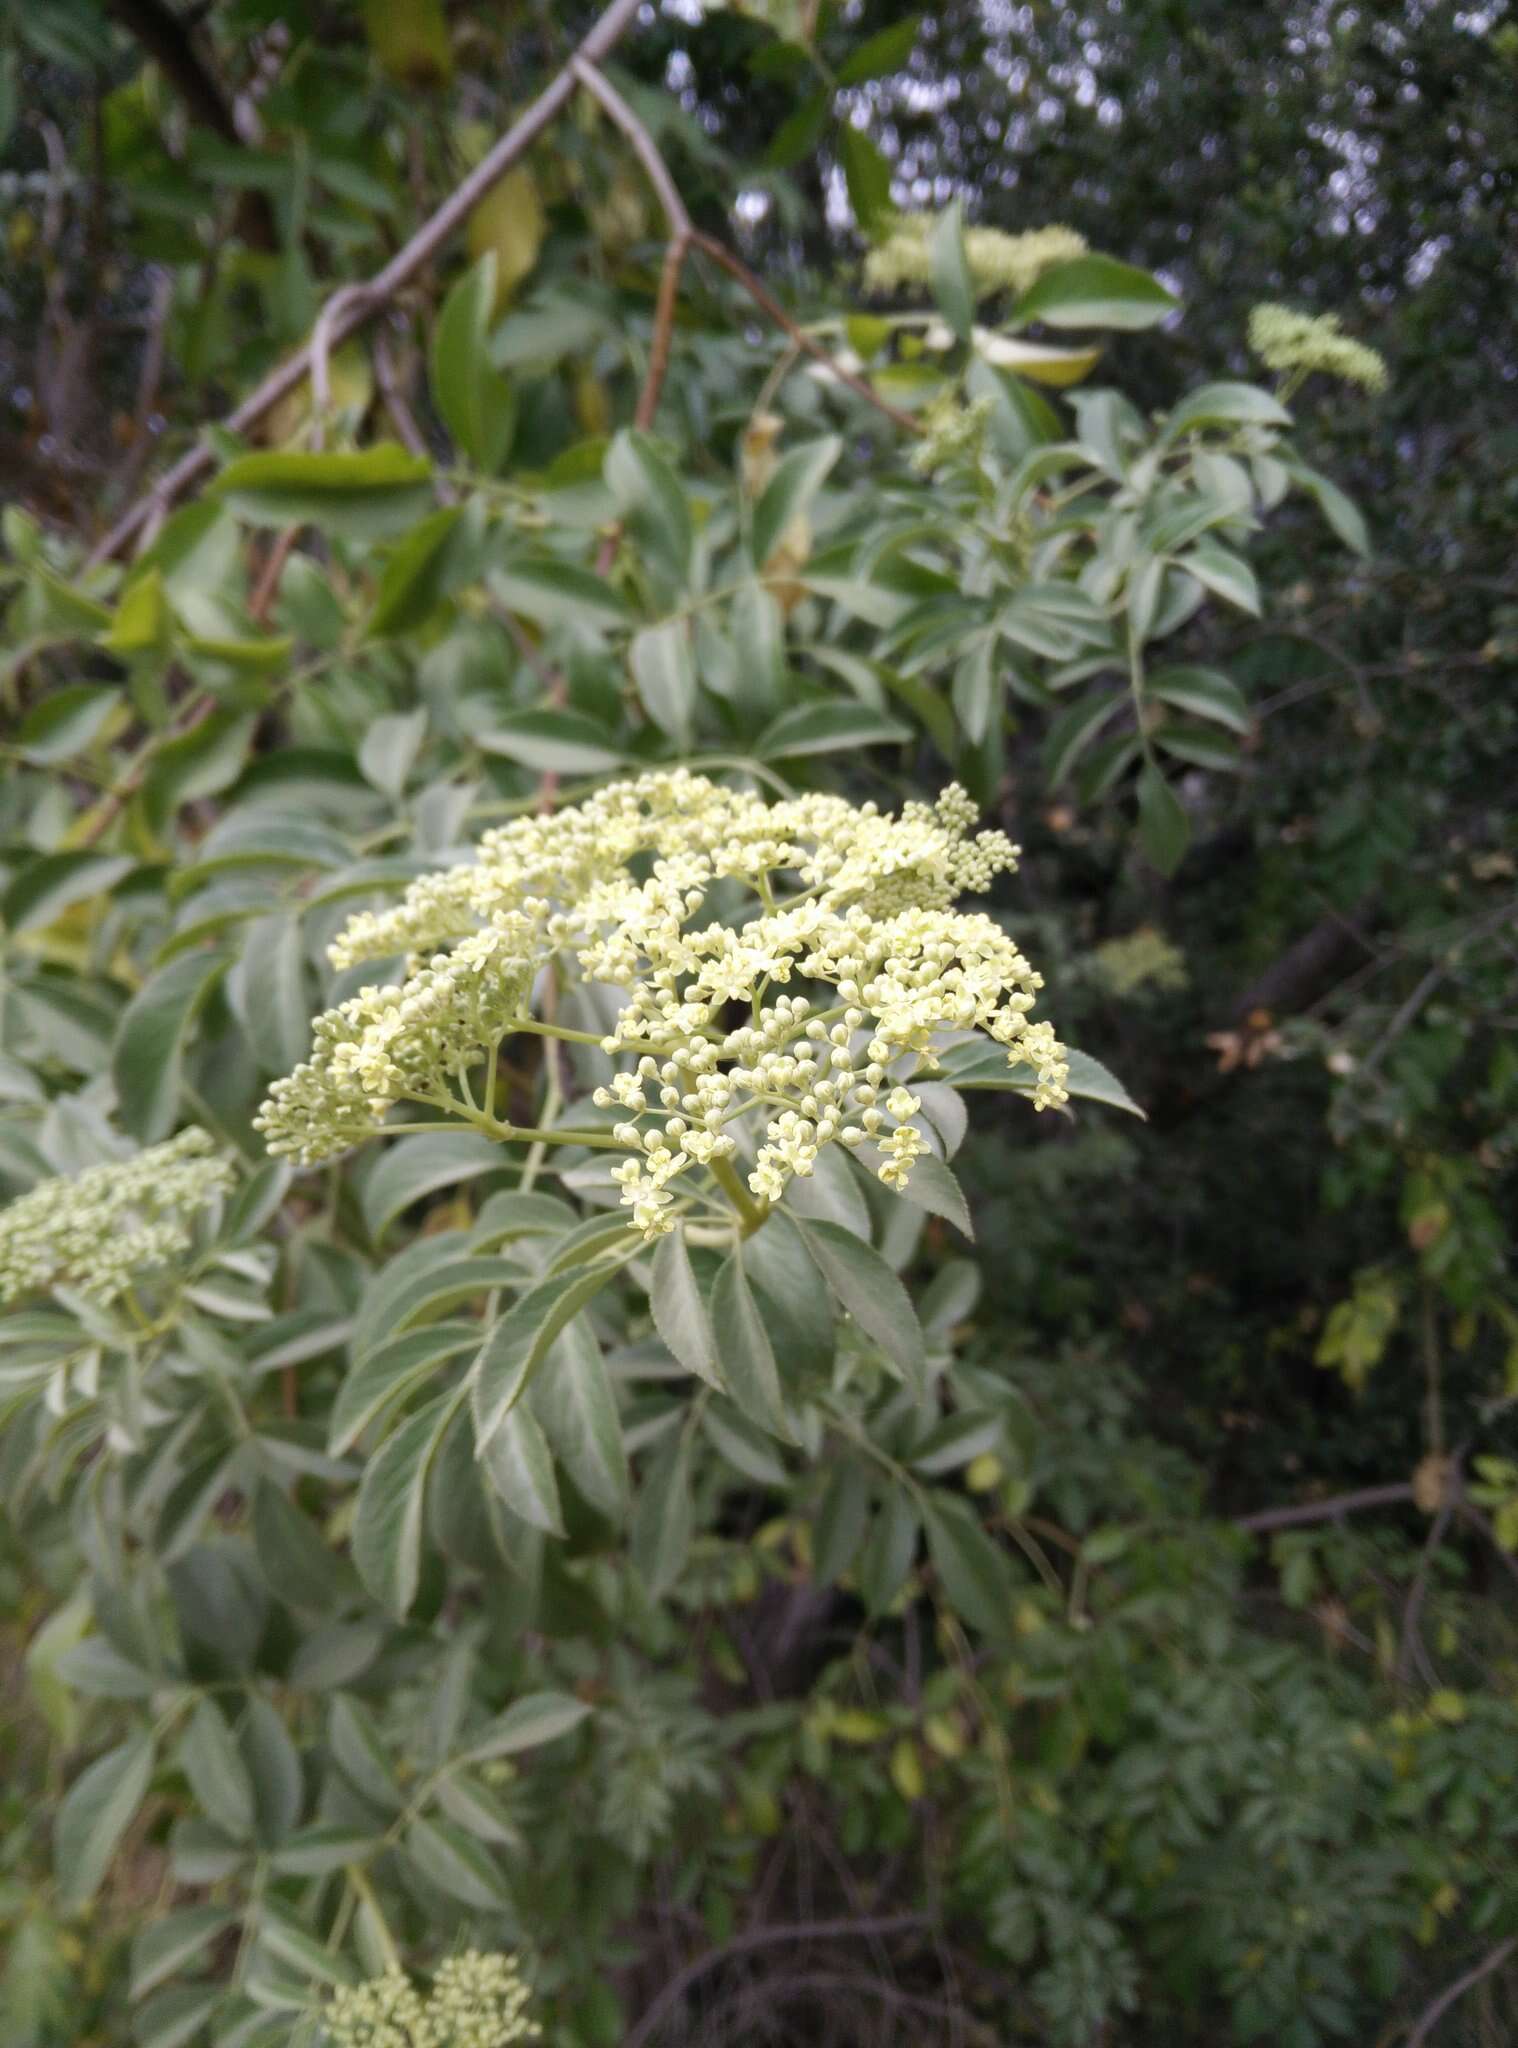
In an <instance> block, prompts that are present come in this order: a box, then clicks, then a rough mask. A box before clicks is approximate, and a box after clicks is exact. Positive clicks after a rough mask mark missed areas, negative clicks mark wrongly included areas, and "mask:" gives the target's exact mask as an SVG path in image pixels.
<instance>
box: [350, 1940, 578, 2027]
mask: <svg viewBox="0 0 1518 2048" xmlns="http://www.w3.org/2000/svg"><path fill="white" fill-rule="evenodd" d="M530 1996H531V1993H530V1992H529V1990H528V1987H527V1985H526V1984H525V1983H524V1982H523V1980H522V1977H521V1974H520V1972H519V1971H518V1968H517V1962H516V1958H515V1957H514V1956H505V1955H488V1954H485V1953H483V1952H482V1951H481V1950H479V1949H466V1950H464V1952H463V1953H462V1954H461V1955H456V1956H450V1957H449V1958H448V1960H447V1961H446V1962H443V1963H439V1965H438V1967H437V1971H436V1973H435V1974H434V1976H433V1979H432V1989H431V1991H430V1992H429V1993H428V1995H427V1996H426V1997H425V1998H423V1996H422V1995H421V1993H420V1992H419V1991H418V1990H417V1989H416V1987H415V1985H414V1984H413V1983H412V1982H411V1980H410V1978H409V1977H408V1976H407V1975H406V1974H405V1972H404V1971H403V1970H402V1969H400V1968H399V1967H398V1966H397V1967H395V1968H392V1969H389V1970H387V1971H386V1972H385V1973H384V1975H383V1976H381V1977H373V1978H371V1979H370V1980H369V1982H368V1983H366V1984H355V1985H349V1986H346V1987H344V1988H343V1989H342V1990H339V1991H336V1992H334V1993H333V1995H332V1997H331V1999H330V2000H329V2002H328V2004H327V2006H326V2008H325V2010H324V2011H323V2013H322V2024H323V2026H324V2028H325V2030H326V2035H327V2040H328V2042H329V2043H330V2048H511V2044H512V2043H513V2042H516V2041H532V2040H536V2039H537V2038H538V2036H539V2035H540V2034H541V2032H542V2029H541V2027H539V2026H538V2025H537V2023H536V2022H535V2021H534V2020H532V2019H530V2018H529V2017H528V2016H527V2013H526V2006H527V2002H528V1999H529V1997H530Z"/></svg>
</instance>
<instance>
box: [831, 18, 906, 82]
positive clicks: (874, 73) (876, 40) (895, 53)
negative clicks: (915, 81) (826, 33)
mask: <svg viewBox="0 0 1518 2048" xmlns="http://www.w3.org/2000/svg"><path fill="white" fill-rule="evenodd" d="M921 26H922V16H921V15H920V14H907V15H904V16H903V17H902V19H901V20H900V21H893V22H892V23H891V25H890V27H889V28H883V29H880V30H879V31H878V32H877V33H876V34H875V35H872V36H866V38H865V40H864V41H863V42H862V43H861V44H860V45H859V46H858V48H857V49H855V50H851V51H850V52H849V54H848V56H847V57H846V58H845V59H844V61H843V62H842V63H841V64H840V65H839V67H838V83H839V84H840V85H863V83H864V82H865V80H866V79H867V78H887V77H889V76H890V74H891V73H892V72H893V71H900V70H902V69H903V67H904V66H905V64H906V62H907V59H908V58H909V57H910V56H911V54H912V46H913V44H914V43H915V42H916V41H917V31H918V29H919V28H920V27H921Z"/></svg>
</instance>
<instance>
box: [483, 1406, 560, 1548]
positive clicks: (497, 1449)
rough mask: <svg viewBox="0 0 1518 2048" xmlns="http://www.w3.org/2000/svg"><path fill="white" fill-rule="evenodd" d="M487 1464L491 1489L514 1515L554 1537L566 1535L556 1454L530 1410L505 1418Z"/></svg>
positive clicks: (516, 1411) (512, 1412)
mask: <svg viewBox="0 0 1518 2048" xmlns="http://www.w3.org/2000/svg"><path fill="white" fill-rule="evenodd" d="M483 1463H484V1468H485V1471H486V1472H487V1473H488V1474H489V1476H490V1483H491V1485H492V1486H493V1487H494V1488H495V1490H496V1492H497V1494H499V1496H500V1498H501V1499H502V1500H503V1501H504V1502H505V1504H506V1506H507V1507H508V1508H510V1510H511V1512H512V1513H513V1514H514V1515H517V1516H519V1517H520V1519H521V1520H522V1521H524V1522H526V1523H527V1524H528V1526H529V1527H530V1528H533V1529H542V1530H543V1531H544V1532H545V1533H546V1534H548V1535H550V1536H562V1535H563V1534H564V1517H563V1511H562V1510H561V1508H560V1506H559V1488H558V1482H557V1481H556V1480H555V1478H554V1476H553V1454H552V1453H551V1451H550V1450H549V1448H548V1439H547V1437H545V1436H544V1434H543V1431H542V1428H541V1426H540V1425H539V1423H538V1419H537V1417H536V1416H535V1415H534V1414H533V1412H532V1410H531V1409H530V1408H525V1407H516V1408H512V1409H510V1410H509V1411H508V1412H507V1414H506V1415H505V1416H503V1417H502V1419H501V1421H500V1423H499V1424H498V1425H497V1426H496V1427H495V1428H494V1429H493V1430H492V1431H491V1434H490V1439H489V1442H488V1443H487V1444H486V1445H485V1446H484V1453H483Z"/></svg>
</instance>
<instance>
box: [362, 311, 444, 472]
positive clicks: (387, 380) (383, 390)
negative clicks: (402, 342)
mask: <svg viewBox="0 0 1518 2048" xmlns="http://www.w3.org/2000/svg"><path fill="white" fill-rule="evenodd" d="M374 381H375V383H376V385H377V386H378V387H379V395H380V403H381V404H382V405H383V406H384V408H385V410H386V412H387V413H389V415H390V423H391V425H392V426H393V427H394V428H395V431H396V434H397V435H398V437H399V439H400V442H401V446H402V447H403V448H405V449H406V450H407V451H408V452H409V453H410V454H412V455H426V454H427V453H428V448H427V443H426V441H425V439H424V438H423V435H422V430H421V428H420V427H419V426H418V425H417V423H416V415H415V414H414V413H413V412H412V410H411V406H410V404H409V403H408V401H407V398H406V394H405V392H404V391H403V390H402V389H401V380H400V374H399V372H398V371H397V369H396V367H395V358H394V357H393V356H392V355H391V353H390V337H389V336H388V335H387V334H386V332H385V330H384V328H383V327H381V328H379V329H377V330H376V332H375V336H374ZM437 494H438V496H439V497H440V498H441V499H442V500H443V502H444V504H448V503H450V502H451V501H452V498H453V486H452V485H451V484H448V483H443V482H440V483H439V484H438V487H437Z"/></svg>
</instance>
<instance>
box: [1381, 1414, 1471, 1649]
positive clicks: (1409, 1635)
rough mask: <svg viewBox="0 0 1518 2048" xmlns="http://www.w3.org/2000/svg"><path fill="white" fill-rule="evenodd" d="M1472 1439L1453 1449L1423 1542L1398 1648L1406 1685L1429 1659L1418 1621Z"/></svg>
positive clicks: (1456, 1502) (1457, 1497)
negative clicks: (1416, 1666) (1415, 1669)
mask: <svg viewBox="0 0 1518 2048" xmlns="http://www.w3.org/2000/svg"><path fill="white" fill-rule="evenodd" d="M1469 1448H1470V1446H1469V1443H1463V1444H1461V1445H1460V1446H1459V1448H1458V1449H1456V1450H1454V1451H1452V1452H1451V1453H1450V1456H1449V1459H1448V1461H1447V1463H1446V1464H1445V1466H1444V1472H1443V1486H1442V1489H1441V1492H1440V1499H1439V1511H1438V1513H1437V1514H1436V1515H1435V1516H1434V1519H1433V1521H1432V1522H1431V1523H1430V1524H1429V1531H1428V1537H1427V1539H1426V1541H1425V1542H1424V1545H1423V1555H1422V1556H1421V1557H1420V1558H1419V1560H1418V1569H1417V1571H1416V1572H1415V1573H1414V1574H1413V1582H1412V1585H1411V1587H1410V1588H1409V1590H1408V1595H1407V1605H1406V1607H1405V1608H1404V1609H1403V1610H1402V1641H1401V1644H1400V1646H1399V1648H1398V1650H1397V1674H1396V1675H1397V1679H1398V1682H1399V1683H1400V1684H1403V1685H1405V1684H1406V1683H1407V1681H1408V1679H1409V1677H1410V1676H1411V1675H1412V1668H1413V1664H1414V1661H1415V1660H1416V1661H1418V1662H1420V1663H1424V1664H1426V1663H1427V1659H1426V1657H1425V1656H1424V1654H1423V1638H1422V1637H1421V1636H1420V1635H1419V1633H1418V1623H1419V1621H1420V1620H1421V1619H1422V1616H1423V1603H1424V1602H1425V1601H1426V1600H1427V1598H1428V1582H1429V1579H1430V1577H1431V1575H1432V1573H1433V1569H1434V1559H1435V1558H1436V1557H1437V1556H1438V1555H1439V1549H1440V1546H1441V1544H1442V1543H1443V1542H1444V1539H1445V1537H1446V1536H1447V1535H1448V1533H1449V1525H1450V1523H1451V1521H1452V1520H1453V1519H1454V1514H1455V1510H1456V1508H1457V1507H1459V1505H1460V1495H1461V1492H1462V1491H1463V1485H1464V1482H1463V1479H1462V1476H1461V1475H1462V1473H1463V1472H1464V1469H1465V1455H1466V1452H1467V1451H1468V1450H1469Z"/></svg>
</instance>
